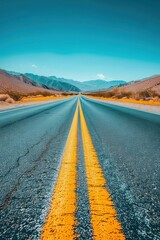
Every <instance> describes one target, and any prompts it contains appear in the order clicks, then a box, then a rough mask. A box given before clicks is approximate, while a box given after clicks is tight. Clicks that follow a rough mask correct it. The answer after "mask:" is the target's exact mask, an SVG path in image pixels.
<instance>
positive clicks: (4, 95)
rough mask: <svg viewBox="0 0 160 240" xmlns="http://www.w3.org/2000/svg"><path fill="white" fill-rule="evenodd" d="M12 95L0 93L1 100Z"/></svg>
mask: <svg viewBox="0 0 160 240" xmlns="http://www.w3.org/2000/svg"><path fill="white" fill-rule="evenodd" d="M8 98H10V96H9V95H8V94H0V101H4V102H5V101H6V100H7V99H8Z"/></svg>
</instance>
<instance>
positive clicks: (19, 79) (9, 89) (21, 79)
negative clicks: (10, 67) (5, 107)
mask: <svg viewBox="0 0 160 240" xmlns="http://www.w3.org/2000/svg"><path fill="white" fill-rule="evenodd" d="M59 93H60V92H58V91H53V90H48V89H45V88H43V86H42V85H40V84H37V83H35V82H33V81H32V80H30V79H28V78H27V77H25V76H23V75H19V76H14V75H12V74H9V73H8V72H6V71H4V70H1V69H0V94H9V95H10V96H11V97H13V98H14V99H15V100H18V99H19V97H21V96H28V95H39V94H41V95H50V94H53V95H54V94H59Z"/></svg>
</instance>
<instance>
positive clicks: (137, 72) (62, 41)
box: [0, 0, 160, 81]
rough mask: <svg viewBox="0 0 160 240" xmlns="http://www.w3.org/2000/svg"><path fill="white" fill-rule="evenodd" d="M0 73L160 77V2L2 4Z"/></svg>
mask: <svg viewBox="0 0 160 240" xmlns="http://www.w3.org/2000/svg"><path fill="white" fill-rule="evenodd" d="M0 6H1V7H0V29H1V38H0V68H4V69H8V70H15V71H19V72H33V73H36V74H42V75H56V76H60V77H65V78H72V79H77V80H81V81H83V80H90V79H96V78H98V77H97V75H98V74H103V75H104V76H105V79H106V80H111V79H123V80H126V81H130V80H135V79H140V78H144V77H147V76H151V75H154V74H159V73H160V1H159V0H154V1H153V0H152V1H151V0H135V1H132V0H121V1H118V0H92V1H91V0H81V1H73V0H23V1H21V0H12V1H9V0H5V1H3V0H0Z"/></svg>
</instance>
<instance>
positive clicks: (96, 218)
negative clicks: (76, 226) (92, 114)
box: [79, 102, 125, 240]
mask: <svg viewBox="0 0 160 240" xmlns="http://www.w3.org/2000/svg"><path fill="white" fill-rule="evenodd" d="M79 108H80V120H81V129H82V141H83V147H84V157H85V166H86V174H87V182H88V193H89V201H90V209H91V222H92V227H93V235H94V239H95V240H97V239H100V240H111V239H112V240H121V239H125V236H124V234H123V232H122V227H121V224H120V222H119V221H118V219H117V213H116V210H115V208H114V204H113V201H112V199H111V197H110V193H109V192H108V191H107V189H106V187H105V186H106V180H105V178H104V174H103V171H102V169H101V166H100V164H99V161H98V156H97V153H96V150H95V148H94V145H93V143H92V139H91V136H90V133H89V130H88V127H87V124H86V121H85V118H84V114H83V110H82V107H81V104H80V102H79Z"/></svg>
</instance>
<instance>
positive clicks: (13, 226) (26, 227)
mask: <svg viewBox="0 0 160 240" xmlns="http://www.w3.org/2000/svg"><path fill="white" fill-rule="evenodd" d="M76 101H77V100H76V99H75V98H74V99H68V100H60V101H57V102H53V103H49V104H43V105H41V106H34V107H29V108H28V107H27V108H23V109H15V110H9V111H5V112H1V113H0V119H1V120H0V124H1V128H0V239H29V237H31V239H38V238H39V235H40V231H41V227H42V225H43V223H44V219H45V216H46V212H47V209H48V207H49V203H50V198H51V196H52V191H53V187H54V184H55V181H56V178H57V174H58V170H59V166H60V162H61V158H62V154H63V150H64V147H65V143H66V139H67V136H68V131H69V129H70V125H71V123H72V118H73V115H74V112H75V107H76ZM1 115H2V118H1ZM5 119H6V120H5ZM2 120H3V121H4V122H3V121H2Z"/></svg>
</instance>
